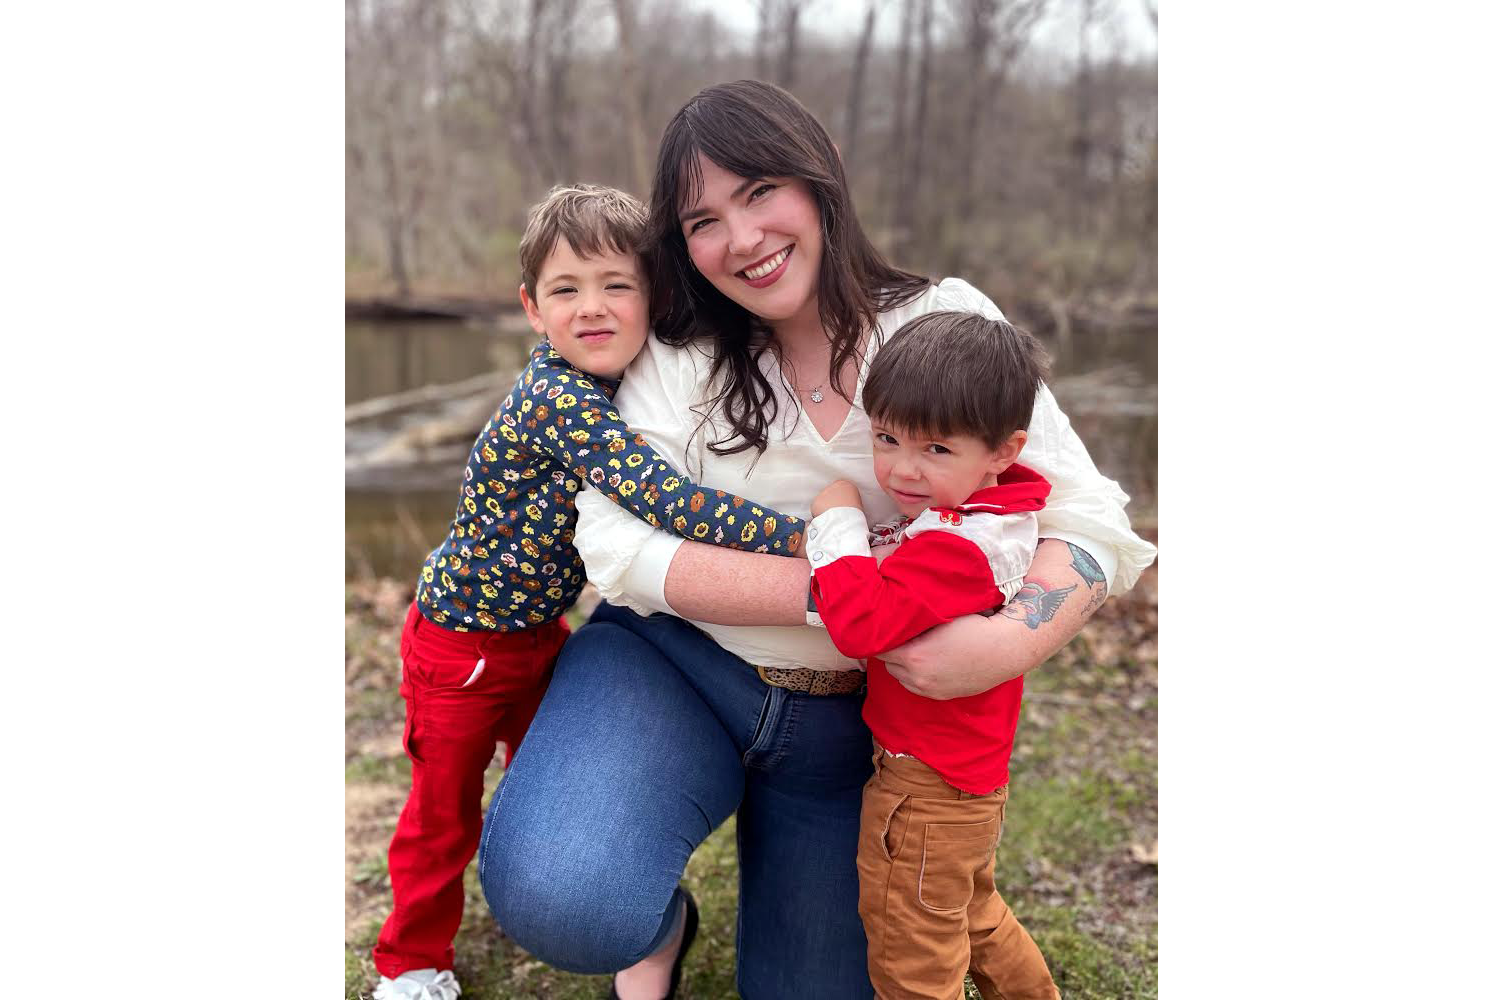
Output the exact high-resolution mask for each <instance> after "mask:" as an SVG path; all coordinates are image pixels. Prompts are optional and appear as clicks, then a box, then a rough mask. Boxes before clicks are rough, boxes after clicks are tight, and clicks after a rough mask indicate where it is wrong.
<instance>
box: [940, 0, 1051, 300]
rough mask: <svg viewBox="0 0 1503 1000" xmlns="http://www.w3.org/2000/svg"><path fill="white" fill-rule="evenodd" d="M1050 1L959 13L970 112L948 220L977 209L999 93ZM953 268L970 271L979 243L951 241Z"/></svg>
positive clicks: (1021, 0)
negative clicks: (985, 144) (983, 154)
mask: <svg viewBox="0 0 1503 1000" xmlns="http://www.w3.org/2000/svg"><path fill="white" fill-rule="evenodd" d="M1046 4H1047V0H960V2H959V5H958V6H959V10H958V11H957V14H958V20H959V23H960V29H961V43H962V45H963V46H964V49H965V73H966V75H965V84H966V89H965V111H964V115H963V117H962V119H961V127H960V132H959V135H958V137H957V138H958V155H957V157H956V159H957V160H958V162H959V167H960V178H959V183H958V184H957V185H956V186H955V188H954V191H955V197H954V199H953V200H952V201H951V202H950V205H949V206H948V207H949V212H948V213H947V214H948V221H949V222H951V223H952V224H954V223H957V222H960V221H961V220H963V219H965V218H966V216H967V215H968V213H970V212H971V211H972V209H973V207H974V203H975V200H976V188H977V176H976V175H977V171H978V169H979V165H978V160H979V152H978V151H979V150H980V148H981V138H982V136H983V135H985V134H986V133H987V132H988V131H989V128H988V125H989V121H988V120H989V117H990V114H991V110H992V107H993V105H994V104H995V102H996V100H997V97H998V95H999V94H1000V93H1001V91H1002V90H1003V88H1004V87H1005V86H1006V81H1007V79H1008V76H1009V74H1010V73H1011V71H1012V67H1013V63H1014V61H1015V60H1016V59H1017V57H1018V54H1019V53H1020V52H1021V51H1022V49H1023V47H1024V46H1025V45H1026V44H1027V42H1028V39H1029V38H1030V37H1031V35H1032V33H1033V29H1034V27H1035V26H1036V25H1037V24H1038V21H1039V18H1040V17H1042V16H1043V13H1044V10H1045V9H1046ZM949 244H950V246H949V254H948V258H949V259H948V264H947V269H948V270H949V271H950V273H952V274H959V273H964V272H966V271H968V270H969V268H970V266H971V262H972V261H971V258H972V255H973V254H974V253H975V251H976V248H977V241H976V240H974V239H970V238H965V239H954V238H952V239H951V240H950V241H949Z"/></svg>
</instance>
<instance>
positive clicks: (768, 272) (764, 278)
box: [736, 244, 793, 288]
mask: <svg viewBox="0 0 1503 1000" xmlns="http://www.w3.org/2000/svg"><path fill="white" fill-rule="evenodd" d="M792 255H793V246H792V245H791V244H790V245H789V246H786V247H784V248H783V249H781V250H779V251H778V252H777V253H775V254H773V255H772V256H770V257H766V258H764V259H763V260H761V261H759V262H757V263H756V264H753V265H752V266H751V267H743V268H742V269H741V270H739V271H737V272H736V274H737V275H738V276H739V277H740V278H741V280H743V281H745V282H746V283H747V284H748V285H751V286H752V287H753V288H766V287H767V286H768V285H770V284H772V283H773V282H775V281H777V280H778V279H779V278H781V277H782V276H783V272H784V271H786V270H787V268H786V267H785V265H786V264H787V263H788V258H789V257H791V256H792Z"/></svg>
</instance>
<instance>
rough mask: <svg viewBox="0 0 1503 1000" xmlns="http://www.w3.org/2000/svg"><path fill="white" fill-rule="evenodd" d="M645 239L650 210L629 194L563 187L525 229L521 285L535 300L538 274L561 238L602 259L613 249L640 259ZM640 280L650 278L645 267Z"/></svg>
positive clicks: (585, 186)
mask: <svg viewBox="0 0 1503 1000" xmlns="http://www.w3.org/2000/svg"><path fill="white" fill-rule="evenodd" d="M646 237H647V208H646V206H644V205H643V204H642V203H641V202H640V201H638V200H637V199H635V198H633V197H632V196H631V195H629V194H627V193H626V192H625V191H618V190H616V189H615V188H609V187H602V186H600V185H598V184H560V185H558V186H557V187H555V188H554V189H553V190H552V191H549V192H548V196H547V197H546V198H544V199H543V200H542V201H540V202H538V203H537V204H536V205H534V206H532V210H531V211H530V212H528V213H527V229H526V231H525V232H523V233H522V243H521V245H520V246H519V247H518V248H517V256H519V257H520V258H521V261H522V284H524V285H526V286H527V294H528V295H529V296H531V297H532V298H533V299H536V298H537V294H538V274H539V273H540V272H541V271H542V269H543V262H544V261H546V260H547V259H548V255H549V254H550V253H552V252H553V247H554V245H555V244H556V243H557V242H558V241H559V239H560V238H562V239H565V240H567V241H568V242H569V246H570V247H572V248H573V250H574V252H575V253H577V254H579V256H581V257H598V256H599V255H600V254H602V253H604V252H606V250H607V249H610V250H614V251H615V252H617V253H630V254H636V255H637V256H638V257H639V258H640V257H641V255H642V252H643V250H644V243H645V241H646ZM639 266H642V265H641V262H640V261H639ZM642 276H643V278H644V279H645V278H646V277H647V270H646V267H645V266H643V267H642Z"/></svg>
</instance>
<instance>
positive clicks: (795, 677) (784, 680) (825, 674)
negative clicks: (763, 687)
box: [757, 667, 866, 695]
mask: <svg viewBox="0 0 1503 1000" xmlns="http://www.w3.org/2000/svg"><path fill="white" fill-rule="evenodd" d="M757 676H758V677H760V678H762V680H763V681H764V682H765V683H767V684H771V685H772V686H773V687H780V688H787V689H788V690H789V691H797V692H799V693H800V694H813V695H827V694H851V693H853V692H855V691H859V690H861V687H862V685H864V684H865V683H866V671H864V670H810V669H809V668H808V667H793V668H789V667H758V668H757Z"/></svg>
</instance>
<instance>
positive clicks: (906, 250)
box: [896, 0, 934, 267]
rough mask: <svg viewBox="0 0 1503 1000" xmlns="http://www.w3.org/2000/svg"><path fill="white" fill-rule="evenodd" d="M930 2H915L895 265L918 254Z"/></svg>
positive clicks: (902, 264) (900, 264) (927, 78)
mask: <svg viewBox="0 0 1503 1000" xmlns="http://www.w3.org/2000/svg"><path fill="white" fill-rule="evenodd" d="M933 13H934V0H919V61H918V77H917V79H916V80H915V81H914V87H913V91H914V102H915V103H914V108H913V126H912V128H911V129H909V134H908V169H907V170H905V171H904V172H903V187H902V190H900V191H899V192H898V206H899V209H900V211H899V221H898V234H897V245H898V250H897V251H896V256H897V257H898V261H897V263H898V266H900V267H901V266H904V264H905V262H906V261H907V260H909V259H911V258H912V257H913V255H915V254H916V253H919V248H918V245H917V242H916V240H915V235H916V226H917V217H918V212H919V207H920V206H919V192H920V191H922V190H923V187H924V160H925V153H927V152H928V151H927V150H926V149H925V148H924V135H925V132H926V128H925V126H926V125H927V123H928V122H927V119H928V117H929V55H930V51H931V49H932V48H933V46H932V44H931V35H930V27H931V23H932V21H933Z"/></svg>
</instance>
